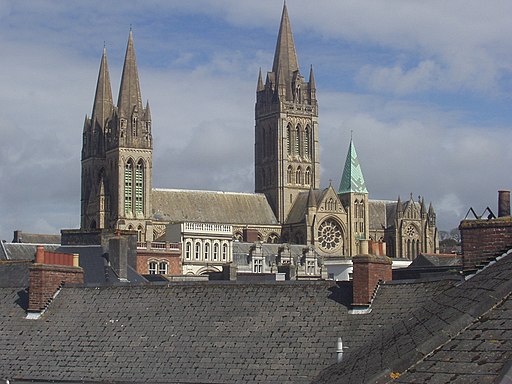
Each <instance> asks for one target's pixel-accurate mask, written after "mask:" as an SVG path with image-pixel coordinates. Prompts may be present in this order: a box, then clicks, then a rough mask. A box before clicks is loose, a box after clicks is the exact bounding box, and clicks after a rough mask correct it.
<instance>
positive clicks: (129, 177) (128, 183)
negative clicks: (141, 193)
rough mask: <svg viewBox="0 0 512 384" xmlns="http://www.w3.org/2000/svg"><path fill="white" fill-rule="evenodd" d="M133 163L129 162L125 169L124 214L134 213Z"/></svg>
mask: <svg viewBox="0 0 512 384" xmlns="http://www.w3.org/2000/svg"><path fill="white" fill-rule="evenodd" d="M132 188H133V163H132V161H131V160H128V162H127V163H126V165H125V167H124V212H125V213H126V214H128V213H132V207H133V205H132Z"/></svg>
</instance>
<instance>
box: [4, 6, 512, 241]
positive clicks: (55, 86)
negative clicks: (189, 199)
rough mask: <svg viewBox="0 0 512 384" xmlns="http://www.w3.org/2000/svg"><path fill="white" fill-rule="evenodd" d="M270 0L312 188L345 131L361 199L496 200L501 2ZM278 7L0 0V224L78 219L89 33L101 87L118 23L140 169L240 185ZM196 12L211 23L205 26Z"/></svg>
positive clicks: (115, 50) (444, 209) (501, 151)
mask: <svg viewBox="0 0 512 384" xmlns="http://www.w3.org/2000/svg"><path fill="white" fill-rule="evenodd" d="M287 4H288V9H289V12H290V16H291V20H292V27H293V29H294V32H295V41H296V44H297V46H298V48H299V52H298V55H299V62H301V63H307V62H309V61H311V62H312V63H313V65H314V66H315V76H316V80H317V85H318V97H319V107H320V117H319V119H320V141H321V150H322V152H321V164H322V172H323V173H322V181H323V185H324V186H325V185H326V184H327V182H328V180H329V179H332V180H333V184H334V185H335V186H337V183H338V182H339V178H340V177H341V172H342V167H343V162H344V160H345V156H346V151H347V147H348V141H349V138H350V131H351V130H353V131H354V140H355V143H356V146H357V150H358V154H359V157H360V161H361V163H362V166H363V172H364V174H365V177H366V182H367V184H368V188H369V189H370V194H371V195H370V196H371V197H372V198H385V199H394V198H396V197H397V196H398V195H399V194H400V195H401V196H402V197H403V198H406V197H407V196H408V195H409V193H410V192H412V193H414V195H415V196H416V195H418V194H422V195H424V196H425V199H426V200H427V201H430V200H432V201H433V203H434V206H435V208H436V209H437V211H438V220H439V222H440V226H441V228H446V229H448V228H451V227H454V226H456V225H457V221H458V220H459V219H460V217H459V216H460V212H463V211H466V209H467V208H469V206H474V207H475V208H476V207H480V205H482V204H483V206H484V207H485V206H487V205H490V206H491V207H492V206H494V205H495V200H496V190H497V189H498V188H502V187H505V188H506V186H507V185H510V183H511V180H510V177H509V176H508V174H509V170H508V168H509V165H510V163H511V162H512V155H511V154H509V149H508V143H510V142H511V139H512V137H511V133H510V132H512V129H511V128H512V127H511V125H512V123H506V124H504V123H503V121H507V115H506V114H505V115H504V116H501V117H500V116H497V115H498V114H499V113H500V112H501V113H502V111H500V110H499V108H505V107H499V105H510V103H508V104H507V101H506V99H504V98H500V97H496V95H502V94H504V93H505V94H506V93H507V92H510V93H511V94H512V90H510V89H509V88H510V84H511V82H510V81H503V79H506V78H507V76H508V77H510V74H511V72H512V40H511V39H509V38H508V36H510V35H511V34H512V23H510V22H509V20H508V19H509V15H510V14H512V12H511V11H512V9H511V7H512V3H509V2H496V3H494V4H493V5H492V6H491V5H489V3H485V2H474V1H469V2H468V1H462V0H454V1H450V2H446V1H428V2H424V1H407V2H403V1H386V2H381V1H369V2H361V1H356V0H350V1H349V0H345V1H340V2H333V1H327V0H324V1H322V0H320V1H316V2H311V1H306V0H288V2H287ZM281 6H282V4H281V3H280V2H275V1H270V0H266V1H258V2H241V1H235V0H223V1H211V0H209V1H207V0H203V1H194V2H183V1H148V2H133V3H130V6H126V4H124V3H122V2H115V1H114V2H103V1H90V2H81V1H69V2H58V3H56V2H51V1H41V2H37V3H31V4H28V5H27V4H25V3H23V2H3V3H0V21H1V22H2V23H0V36H1V37H0V45H1V46H2V52H3V55H2V59H1V60H2V66H1V68H0V82H1V84H2V88H1V89H0V133H1V134H2V141H0V183H1V185H2V186H3V190H2V194H1V196H0V212H2V216H1V218H0V238H6V239H10V237H11V236H12V233H11V231H12V230H13V229H16V228H19V229H22V230H26V231H29V232H30V231H35V232H37V231H46V230H49V229H51V228H54V229H55V230H57V229H58V228H61V227H72V226H76V225H78V221H79V203H80V196H79V182H80V180H79V177H80V176H79V174H80V145H81V131H82V124H83V119H84V115H85V114H86V113H87V114H90V113H91V108H92V101H93V100H92V98H93V95H94V86H95V83H96V76H97V70H98V65H99V59H100V54H101V48H102V46H103V41H104V40H107V50H108V57H109V65H110V70H111V80H112V85H113V93H114V96H115V97H116V96H117V89H118V84H119V77H120V73H121V66H122V60H123V57H124V49H125V47H126V38H127V34H128V29H129V25H130V23H133V24H134V34H135V45H136V49H137V52H138V55H137V58H138V63H139V71H140V73H139V74H140V79H141V86H142V92H143V97H144V99H146V98H149V100H150V103H151V109H152V114H153V127H154V139H155V149H154V160H155V161H154V169H153V170H154V183H155V185H156V186H160V187H179V188H207V189H221V190H238V191H251V190H252V188H253V137H254V97H255V86H256V77H257V72H258V69H259V67H260V66H262V70H263V71H264V72H265V71H266V70H268V69H269V68H270V67H271V64H272V55H273V51H274V47H275V35H276V33H277V28H278V21H279V17H280V15H281ZM198 15H199V16H198ZM175 23H176V25H175ZM209 23H215V28H220V29H223V28H226V31H227V32H224V33H223V31H222V30H221V31H214V32H216V33H215V37H212V36H210V35H209V34H208V31H209V32H211V30H210V29H208V28H209V27H211V26H210V25H209ZM205 30H206V31H207V32H206V33H205V32H204V31H205ZM217 32H218V33H217ZM304 57H307V60H304V59H303V58H304ZM323 68H328V69H329V71H323V70H322V69H323ZM303 70H305V68H303ZM306 75H307V73H306ZM355 76H357V81H355V82H354V81H353V77H355ZM340 84H341V85H342V86H344V87H346V88H343V89H341V88H337V87H339V86H340ZM343 90H345V92H342V91H343ZM432 91H434V93H430V92H432ZM443 92H445V93H443ZM468 93H470V94H472V97H474V99H473V100H471V104H468V105H466V104H465V102H464V100H465V98H466V97H467V94H468ZM489 94H490V95H491V96H493V97H494V99H493V100H496V103H490V102H489V100H488V95H489ZM383 95H384V96H383ZM418 95H420V97H418ZM439 95H440V96H443V97H444V98H445V99H447V98H452V99H453V100H456V101H457V109H451V110H450V107H449V106H448V107H447V106H445V105H444V101H443V100H436V99H435V98H436V97H437V96H439ZM422 96H423V98H422ZM418 99H420V100H428V102H425V101H421V102H420V101H418ZM509 99H510V96H509ZM486 103H487V104H494V105H493V106H492V107H493V109H490V110H489V109H484V108H483V107H482V106H481V105H483V104H486ZM500 103H501V104H500ZM497 105H498V106H497ZM496 108H497V109H496ZM507 108H508V107H507ZM496 111H497V112H496ZM502 114H503V113H502ZM472 116H477V117H478V118H477V119H476V121H473V120H472V119H471V117H472ZM509 116H510V113H509ZM495 118H498V119H497V120H499V122H497V123H495V122H493V121H494V119H495ZM233 138H234V139H233ZM201 159H206V160H201ZM6 186H8V187H6ZM461 207H463V208H461ZM52 232H53V231H52Z"/></svg>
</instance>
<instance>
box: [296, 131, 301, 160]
mask: <svg viewBox="0 0 512 384" xmlns="http://www.w3.org/2000/svg"><path fill="white" fill-rule="evenodd" d="M300 154H301V153H300V129H299V126H297V128H295V156H300Z"/></svg>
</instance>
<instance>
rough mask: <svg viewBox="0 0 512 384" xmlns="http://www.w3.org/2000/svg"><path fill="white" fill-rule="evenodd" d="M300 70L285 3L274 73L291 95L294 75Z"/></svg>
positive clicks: (273, 66)
mask: <svg viewBox="0 0 512 384" xmlns="http://www.w3.org/2000/svg"><path fill="white" fill-rule="evenodd" d="M298 70H299V63H298V61H297V52H296V50H295V43H294V42H293V33H292V27H291V25H290V19H289V18H288V9H287V8H286V3H284V5H283V14H282V16H281V25H280V27H279V35H278V36H277V45H276V52H275V54H274V64H273V65H272V72H274V73H275V74H276V76H277V77H278V78H277V83H278V84H279V83H280V82H281V81H283V83H285V84H286V86H287V88H289V91H290V93H291V82H292V77H293V73H294V72H296V71H298ZM281 76H284V77H285V78H284V79H279V77H281Z"/></svg>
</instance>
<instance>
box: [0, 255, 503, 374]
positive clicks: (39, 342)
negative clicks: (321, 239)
mask: <svg viewBox="0 0 512 384" xmlns="http://www.w3.org/2000/svg"><path fill="white" fill-rule="evenodd" d="M349 288H350V287H348V286H347V285H346V284H343V285H341V286H338V285H335V284H334V283H333V282H327V281H324V282H282V283H273V284H268V283H260V284H254V283H252V284H242V283H233V282H224V283H217V282H216V283H212V282H210V283H198V282H194V283H170V284H165V285H161V284H159V285H136V286H115V285H114V286H112V285H111V286H103V287H66V286H65V287H64V288H63V289H62V290H61V291H60V293H59V294H58V295H57V296H56V297H55V299H54V300H53V301H52V303H51V305H50V306H49V308H48V310H47V312H45V313H44V314H43V316H42V318H41V319H39V320H27V319H25V318H24V317H25V310H24V309H25V308H26V302H27V292H26V290H24V289H20V288H0V356H4V358H3V359H0V378H9V379H13V378H18V379H23V380H32V379H33V380H46V381H51V380H61V381H64V382H65V381H73V380H75V381H80V380H85V381H92V382H95V381H96V382H98V381H100V380H103V381H119V382H126V383H128V382H129V383H135V382H137V383H139V382H162V383H163V382H166V383H169V382H171V383H173V382H174V383H204V382H209V383H239V382H244V383H269V382H270V383H272V382H275V383H306V382H311V381H313V382H315V383H351V384H352V383H370V382H383V383H384V382H400V383H417V382H427V383H439V382H447V381H448V380H453V382H463V383H467V382H469V383H471V382H475V383H476V382H478V383H486V382H495V381H496V380H499V379H500V378H501V377H502V376H503V374H504V372H507V369H509V366H508V365H507V364H508V363H509V362H510V361H511V360H512V345H511V343H512V341H511V340H512V334H511V332H512V311H511V309H512V305H511V301H510V295H511V293H512V254H509V255H506V256H503V257H501V258H500V259H499V260H498V261H496V262H492V263H491V264H489V265H488V266H487V267H486V268H484V269H483V270H481V271H480V272H479V273H477V274H476V275H474V276H472V277H471V278H469V279H468V280H466V281H464V282H462V283H461V282H460V281H458V280H439V279H438V280H432V279H430V280H422V281H405V282H404V281H399V282H389V283H384V284H382V285H380V286H379V288H378V290H377V296H376V298H375V300H374V301H373V303H372V306H371V312H370V313H368V314H365V315H351V314H349V313H348V309H349V308H348V305H349V303H350V296H349V295H348V294H349V292H350V289H349ZM338 337H341V338H342V340H343V343H344V346H345V347H346V349H345V353H344V359H343V362H342V363H340V364H334V361H335V348H336V340H337V338H338ZM509 373H510V372H509Z"/></svg>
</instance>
